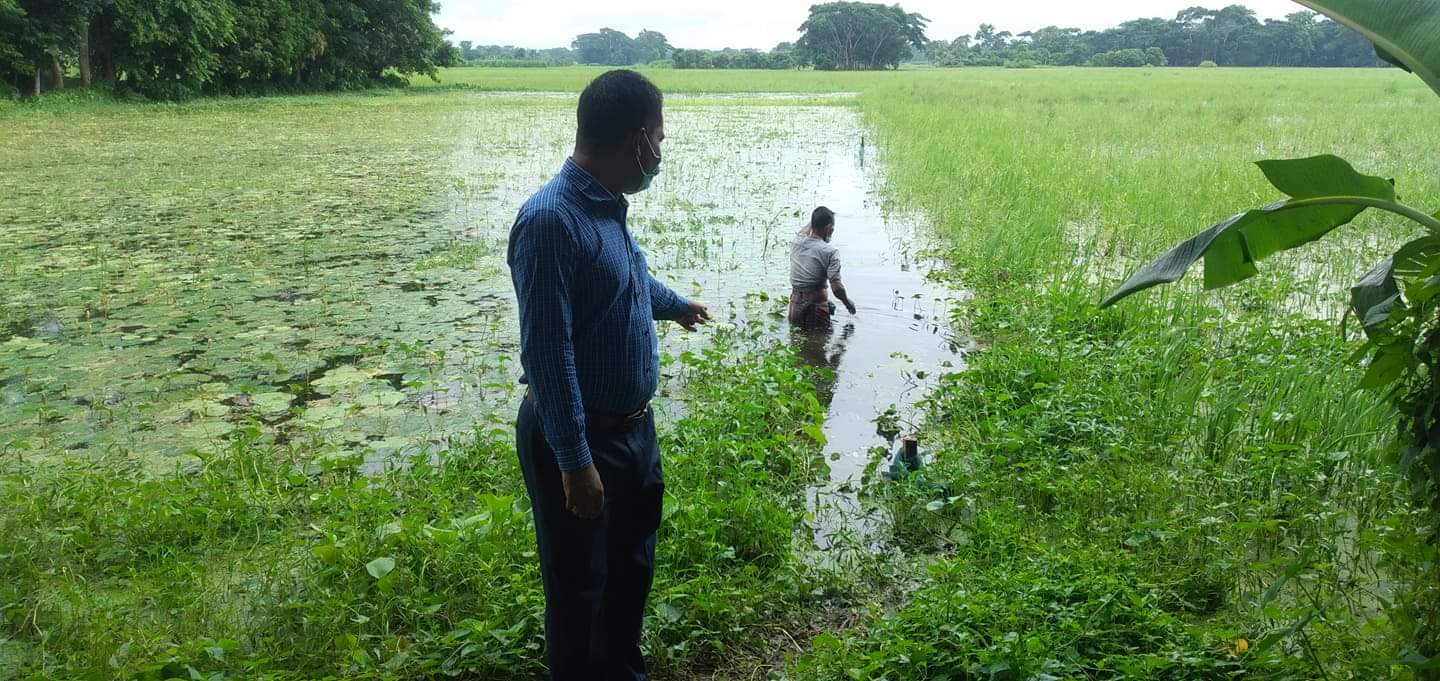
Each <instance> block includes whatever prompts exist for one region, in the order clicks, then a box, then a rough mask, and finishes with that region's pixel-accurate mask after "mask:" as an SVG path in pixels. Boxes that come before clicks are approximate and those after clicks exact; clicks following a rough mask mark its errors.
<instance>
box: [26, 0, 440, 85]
mask: <svg viewBox="0 0 1440 681" xmlns="http://www.w3.org/2000/svg"><path fill="white" fill-rule="evenodd" d="M438 8H439V7H438V5H437V4H436V3H434V2H433V1H432V0H0V90H3V89H7V88H13V89H14V90H16V91H20V92H34V93H37V94H38V93H39V92H40V91H42V90H48V89H59V88H63V87H67V86H69V85H73V84H77V83H78V84H80V85H85V86H88V85H91V84H103V85H107V86H111V87H114V88H116V89H121V90H127V91H133V92H138V93H140V94H142V95H145V96H148V97H154V98H163V99H176V98H183V97H189V96H194V95H200V94H241V93H266V92H277V91H306V90H338V89H352V88H363V87H370V86H373V85H377V84H381V83H387V82H394V81H396V80H398V78H397V77H396V76H395V74H426V75H432V76H433V75H434V74H435V72H436V68H437V67H439V66H445V65H449V64H452V63H457V62H458V60H459V52H458V50H456V49H455V48H454V47H453V46H452V45H450V44H449V42H448V41H446V40H445V32H444V31H442V30H440V29H439V28H438V27H436V26H435V22H434V21H433V19H432V16H431V15H432V14H434V13H435V12H436V11H437V10H438Z"/></svg>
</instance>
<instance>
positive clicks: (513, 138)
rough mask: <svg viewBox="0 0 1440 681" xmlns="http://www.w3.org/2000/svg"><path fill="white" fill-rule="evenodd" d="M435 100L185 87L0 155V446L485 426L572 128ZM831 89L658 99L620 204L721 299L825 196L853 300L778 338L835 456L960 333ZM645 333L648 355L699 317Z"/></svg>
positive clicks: (769, 307)
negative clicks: (411, 103)
mask: <svg viewBox="0 0 1440 681" xmlns="http://www.w3.org/2000/svg"><path fill="white" fill-rule="evenodd" d="M447 99H449V100H450V101H448V102H446V103H447V104H448V105H449V106H446V107H444V108H442V109H439V110H436V109H434V108H425V109H420V108H412V107H404V108H401V109H400V113H412V114H415V118H414V124H413V126H405V127H396V124H397V122H398V121H396V120H394V119H393V118H392V116H394V115H395V114H394V113H392V112H393V111H394V110H393V109H391V110H385V109H380V108H378V107H365V106H363V103H362V104H361V105H359V106H358V107H357V109H358V110H356V111H353V112H349V113H345V114H342V116H344V118H345V119H346V120H323V121H322V120H315V119H313V118H311V117H308V116H306V115H305V114H306V112H305V111H304V109H303V107H296V108H295V109H288V108H285V107H274V108H275V109H276V111H271V112H267V119H270V120H271V121H272V124H274V125H278V126H279V128H280V130H281V132H280V134H278V135H275V134H273V133H272V134H267V135H264V136H261V135H259V134H257V133H255V132H254V131H247V130H246V129H245V126H244V125H243V124H241V125H239V126H238V127H237V124H239V123H241V121H240V120H238V118H239V116H238V114H237V112H235V111H233V110H218V111H215V112H213V113H212V112H204V111H201V112H193V113H187V114H185V115H182V116H175V117H173V118H169V119H168V120H165V121H153V120H151V121H139V120H135V121H126V120H124V119H123V118H122V122H121V123H119V124H118V125H119V127H120V130H118V134H117V135H115V136H113V137H109V138H107V140H106V141H105V142H102V143H100V144H99V145H98V146H91V145H87V146H83V147H81V146H70V147H62V149H61V154H60V156H59V157H58V158H55V159H53V160H41V159H40V158H39V157H34V156H23V155H19V154H17V157H21V158H32V159H33V160H31V161H29V162H27V163H23V164H22V165H21V166H20V167H18V168H15V169H13V170H11V171H7V173H6V176H0V188H6V189H14V190H15V191H14V192H13V193H12V194H11V195H12V196H16V197H17V200H15V201H10V202H7V203H6V204H5V206H4V207H3V208H0V211H3V213H4V214H3V215H0V221H3V222H4V223H6V224H7V225H8V226H9V228H8V229H6V230H5V231H4V233H3V234H0V253H4V254H5V260H4V265H5V267H6V270H7V275H8V276H7V277H6V278H5V280H4V284H3V285H0V286H3V288H4V291H3V293H4V295H3V301H4V302H3V320H0V321H3V328H4V329H5V338H4V340H3V341H0V450H5V451H12V450H13V451H17V452H21V453H22V455H24V456H34V457H66V458H73V457H95V456H105V455H119V456H134V457H140V458H142V459H144V460H145V461H146V462H147V463H148V464H149V465H152V466H158V467H161V468H168V467H170V466H172V465H173V464H174V463H175V462H177V461H178V462H183V461H186V460H188V455H192V454H204V453H206V452H211V453H213V452H214V451H216V450H217V449H219V448H221V447H223V446H224V443H225V442H226V441H227V439H228V437H227V436H228V435H229V434H230V433H232V432H233V431H235V430H236V429H240V428H259V429H261V430H262V432H263V433H265V434H266V436H268V437H274V438H277V439H282V440H283V439H289V438H295V437H306V438H312V439H316V440H321V441H325V442H328V443H330V444H331V445H333V446H334V447H335V448H336V453H337V454H340V455H344V454H352V455H353V454H355V453H359V454H362V455H363V456H365V457H366V459H367V460H369V461H371V462H372V465H373V464H378V463H379V462H381V461H384V460H387V459H390V458H395V457H398V456H401V455H403V454H406V453H408V452H413V451H416V450H418V449H420V448H424V447H429V448H435V447H440V446H443V444H444V443H445V442H446V440H447V438H449V437H450V436H452V435H454V434H456V433H462V432H467V431H470V430H472V429H473V428H474V427H476V425H477V424H479V425H481V426H485V425H490V426H496V427H504V425H505V424H506V423H507V422H508V421H509V412H510V406H511V405H512V404H513V400H514V399H515V394H516V393H515V390H514V387H513V383H514V380H513V379H514V378H515V376H516V373H517V367H516V364H517V362H515V361H514V359H513V357H512V355H511V353H512V352H513V350H514V348H515V345H516V334H515V330H514V312H513V305H512V304H511V291H510V282H509V279H508V275H507V270H506V268H505V264H504V260H503V258H504V250H505V238H506V236H507V234H508V231H509V228H510V224H511V220H512V218H513V215H514V213H515V210H516V208H517V207H518V206H519V204H520V203H521V202H523V201H524V199H525V197H526V196H528V195H529V193H530V192H532V191H533V190H534V189H535V188H536V187H538V186H539V185H540V184H542V183H543V182H544V181H545V180H546V179H548V177H549V176H550V175H551V174H552V173H553V172H554V171H555V170H556V169H557V168H558V167H559V165H560V163H561V161H562V160H563V159H564V158H565V156H566V155H567V154H568V152H569V148H570V146H571V144H572V136H573V116H574V114H573V110H572V108H571V104H570V101H569V97H568V96H558V95H553V94H529V95H519V94H508V95H479V94H476V95H465V96H458V97H450V98H447ZM847 102H848V98H847V97H846V96H844V95H832V96H825V97H819V98H803V99H802V98H799V97H787V96H779V95H768V96H764V97H744V98H741V97H723V98H716V97H711V98H707V99H696V98H685V97H678V98H672V104H671V110H670V115H669V119H668V122H667V131H668V133H669V137H670V141H669V146H668V150H667V155H666V173H665V175H664V176H663V179H662V180H661V182H660V183H658V184H657V187H656V188H655V189H654V190H652V191H651V192H650V193H648V194H645V195H641V196H637V197H634V209H633V210H632V216H633V218H632V221H633V225H632V226H633V228H634V230H635V232H636V234H637V237H638V238H639V240H640V242H641V243H642V245H643V246H644V247H645V248H646V250H647V252H648V253H649V254H650V261H651V263H652V266H654V267H655V269H656V274H657V275H658V276H659V277H661V278H662V279H663V280H665V281H667V282H670V283H671V284H672V285H673V286H674V287H675V288H676V289H677V290H679V291H681V292H683V293H686V294H688V295H692V296H695V297H697V298H699V299H702V300H705V301H706V302H708V303H710V304H711V305H712V308H713V309H715V310H716V312H717V313H719V317H720V319H721V320H722V323H734V322H736V321H743V320H746V319H750V318H754V317H761V318H773V312H774V311H775V310H777V309H778V306H779V305H780V304H783V300H784V298H785V296H786V295H788V284H787V281H788V278H787V277H788V274H787V266H788V247H789V242H790V240H791V239H792V238H793V236H794V233H795V232H796V231H797V230H798V229H799V228H800V226H801V225H802V224H803V222H804V221H805V218H804V217H802V216H808V213H809V211H810V209H811V208H813V207H814V206H816V205H820V204H825V205H828V206H830V207H831V208H833V209H834V210H836V211H837V212H838V214H839V225H840V229H839V231H838V235H837V237H836V244H837V245H838V246H839V247H840V248H841V250H842V256H843V261H844V262H845V279H846V280H847V282H848V283H849V286H850V288H851V290H852V291H853V294H854V296H855V297H856V299H857V300H858V301H859V304H860V311H859V314H858V315H857V316H855V317H853V318H851V317H848V316H844V315H842V316H841V317H840V318H839V320H838V323H837V329H836V330H835V331H834V333H833V334H831V335H830V336H827V337H813V336H811V337H801V336H797V338H796V344H797V347H798V348H799V349H800V351H801V355H802V356H803V357H804V358H805V359H806V361H808V362H810V363H813V364H815V365H817V366H824V367H827V368H828V369H829V370H830V371H828V372H825V374H824V375H825V378H824V385H823V386H822V390H821V396H822V398H823V401H824V402H825V403H826V405H827V406H828V407H829V408H830V414H831V415H832V418H830V419H829V420H828V421H827V425H826V428H825V434H826V436H827V440H828V448H829V449H830V450H832V451H835V452H837V453H840V454H841V455H842V456H841V457H840V458H839V459H838V460H837V462H836V464H835V466H834V468H835V470H836V476H837V479H840V478H845V477H850V476H851V475H852V474H854V473H855V472H857V471H858V470H859V469H860V468H861V467H862V466H863V464H864V461H865V453H866V450H867V448H868V447H869V446H871V445H874V444H884V443H883V442H879V441H878V440H877V436H876V435H875V427H874V424H873V421H874V419H875V417H876V415H877V414H878V413H880V412H883V411H885V410H886V409H887V408H889V407H890V406H891V405H898V408H899V409H900V410H901V411H904V409H905V406H906V405H907V404H908V403H909V402H911V401H913V400H914V399H915V398H916V397H918V396H919V395H920V394H922V393H921V392H920V391H918V390H917V388H919V387H920V385H921V384H922V383H923V382H924V380H925V378H926V376H927V375H934V374H935V373H936V372H937V371H942V370H948V369H953V368H954V353H955V351H956V350H957V348H958V346H957V344H956V342H955V341H954V339H952V338H950V336H949V334H948V332H947V331H945V324H944V319H943V316H944V314H943V310H944V307H943V305H941V304H939V303H938V302H937V300H938V299H939V298H941V297H943V295H944V294H943V292H941V291H940V290H939V289H937V288H936V287H934V286H932V285H930V284H928V283H927V282H926V281H925V277H924V270H925V266H924V265H923V264H922V263H920V262H919V261H917V260H916V259H915V258H914V255H913V250H914V249H915V248H916V247H917V246H918V242H917V241H916V237H917V236H918V234H917V233H916V231H915V226H914V224H913V223H911V222H907V221H904V220H893V221H887V220H886V218H885V217H884V216H882V214H881V213H882V212H881V210H880V209H879V207H878V204H877V203H876V202H875V199H874V198H873V193H874V192H875V190H876V189H877V183H878V182H879V177H878V175H877V174H876V173H875V172H874V171H875V170H876V169H878V165H877V163H876V159H875V158H874V146H873V145H870V146H869V147H868V148H867V147H866V145H865V143H864V138H865V131H864V130H863V128H862V127H861V125H860V123H859V120H858V114H857V113H856V112H855V111H854V110H853V109H852V108H851V107H849V106H845V104H846V103H847ZM267 108H268V107H267ZM274 114H278V116H276V115H274ZM277 119H278V120H277ZM132 122H133V123H134V125H133V126H132V125H131V123H132ZM159 125H164V126H167V127H174V126H179V127H180V129H181V130H183V131H184V134H186V135H188V136H190V137H192V138H193V139H194V141H193V142H192V143H191V144H189V145H186V147H185V148H184V149H183V150H182V149H179V148H176V149H169V150H165V151H162V152H160V153H159V154H157V153H156V152H155V150H153V149H150V148H146V147H143V146H142V145H140V144H139V143H138V142H139V140H141V139H143V138H144V137H145V135H147V134H149V133H152V132H155V131H156V129H155V128H156V127H157V126H159ZM387 134H390V135H397V136H396V137H392V138H390V139H385V138H384V135H387ZM377 138H378V139H377ZM38 143H39V141H38V140H36V139H28V140H27V138H25V137H23V136H21V137H17V138H11V139H10V140H8V141H7V142H5V144H6V145H7V146H8V147H9V150H8V151H15V152H19V151H23V150H24V146H25V145H27V144H38ZM82 159H83V160H84V162H85V163H88V164H89V165H88V166H87V167H89V168H90V171H89V175H90V177H89V178H88V181H82V180H81V178H79V177H77V174H78V173H80V172H81V171H80V170H79V166H80V165H82V164H81V163H79V162H80V161H81V160H82ZM297 162H298V163H297ZM141 165H150V166H151V167H153V168H154V170H155V171H156V172H154V173H151V174H147V175H137V174H136V173H134V172H133V171H134V169H135V168H137V166H141ZM867 169H868V170H867ZM22 175H24V176H27V180H26V182H25V184H24V185H23V186H21V185H20V182H19V180H20V178H21V176H22ZM36 175H39V176H40V178H42V179H41V181H38V182H37V181H34V180H35V176H36ZM62 186H63V187H67V189H66V190H65V192H64V193H63V194H61V193H52V192H49V191H43V190H40V189H37V188H42V187H62ZM73 187H79V188H80V190H79V192H80V193H78V194H77V193H76V190H74V189H70V188H73ZM665 333H666V340H665V341H664V343H663V345H662V349H663V350H664V351H665V352H666V353H667V354H669V355H679V354H681V353H683V352H687V351H692V350H695V349H697V348H700V347H703V345H704V343H705V340H704V337H703V336H702V337H700V338H685V339H682V338H680V336H682V335H683V334H681V333H680V332H679V329H674V328H666V329H665ZM776 333H777V334H779V337H782V338H783V337H786V336H787V334H784V333H783V332H781V331H776ZM670 373H671V374H672V375H673V373H674V371H673V367H672V371H670ZM899 415H900V416H901V417H904V418H907V419H910V417H912V416H913V414H909V413H904V414H899ZM910 420H911V421H912V422H913V419H910Z"/></svg>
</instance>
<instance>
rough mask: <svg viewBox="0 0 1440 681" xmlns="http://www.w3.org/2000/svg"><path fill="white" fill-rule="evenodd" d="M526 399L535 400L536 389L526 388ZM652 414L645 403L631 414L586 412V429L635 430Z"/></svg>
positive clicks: (601, 430) (607, 430) (609, 431)
mask: <svg viewBox="0 0 1440 681" xmlns="http://www.w3.org/2000/svg"><path fill="white" fill-rule="evenodd" d="M525 399H526V400H528V401H530V402H534V401H535V391H533V390H526V391H525ZM649 415H650V405H645V406H643V407H641V408H639V409H636V410H635V411H633V412H630V413H629V414H615V413H611V412H604V411H586V412H585V430H593V431H598V432H604V433H614V432H620V433H628V432H630V431H632V430H634V429H635V428H636V427H637V426H639V425H640V424H641V423H644V422H645V417H646V416H649Z"/></svg>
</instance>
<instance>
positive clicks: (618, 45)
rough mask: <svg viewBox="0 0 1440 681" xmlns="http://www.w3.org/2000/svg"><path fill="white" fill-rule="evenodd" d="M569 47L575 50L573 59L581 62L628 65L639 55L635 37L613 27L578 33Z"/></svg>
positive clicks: (636, 59)
mask: <svg viewBox="0 0 1440 681" xmlns="http://www.w3.org/2000/svg"><path fill="white" fill-rule="evenodd" d="M662 37H663V36H662ZM570 47H571V49H573V50H574V51H575V59H576V60H577V61H579V62H580V63H581V64H605V65H607V66H629V65H631V64H634V63H635V62H636V61H638V57H639V56H640V53H639V50H638V49H637V48H636V46H635V39H634V38H631V37H630V36H628V35H626V34H625V33H623V32H621V31H617V30H615V29H613V28H602V29H600V30H599V32H596V33H584V34H581V35H578V36H576V37H575V42H573V43H571V44H570Z"/></svg>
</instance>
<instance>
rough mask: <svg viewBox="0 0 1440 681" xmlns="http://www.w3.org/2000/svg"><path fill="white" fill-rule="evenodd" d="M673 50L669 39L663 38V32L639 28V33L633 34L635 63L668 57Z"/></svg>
mask: <svg viewBox="0 0 1440 681" xmlns="http://www.w3.org/2000/svg"><path fill="white" fill-rule="evenodd" d="M674 51H675V48H673V47H671V46H670V41H669V40H666V39H665V34H664V33H661V32H659V31H651V30H641V31H640V34H639V35H637V36H635V53H636V54H635V57H636V59H635V61H636V63H642V64H644V63H649V62H652V61H658V60H661V59H669V58H670V55H671V53H672V52H674Z"/></svg>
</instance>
